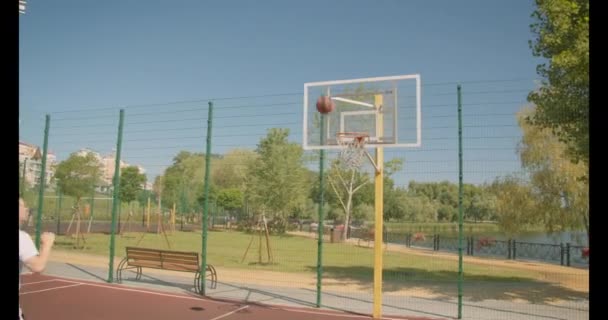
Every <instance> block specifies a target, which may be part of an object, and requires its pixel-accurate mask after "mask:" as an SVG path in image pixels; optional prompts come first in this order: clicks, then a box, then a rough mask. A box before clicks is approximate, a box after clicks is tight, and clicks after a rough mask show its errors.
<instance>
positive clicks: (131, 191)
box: [118, 166, 146, 214]
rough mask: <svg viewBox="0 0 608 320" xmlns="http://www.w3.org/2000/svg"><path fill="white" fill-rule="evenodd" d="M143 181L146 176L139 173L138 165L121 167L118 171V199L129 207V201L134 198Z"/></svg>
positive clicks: (144, 181) (141, 187)
mask: <svg viewBox="0 0 608 320" xmlns="http://www.w3.org/2000/svg"><path fill="white" fill-rule="evenodd" d="M145 183H146V176H145V175H144V174H143V173H139V168H138V167H136V166H129V167H126V168H124V169H122V170H121V172H120V189H119V190H118V197H119V198H120V201H121V202H126V203H127V204H129V208H130V207H131V202H132V201H134V200H135V199H136V197H137V195H138V194H139V193H140V191H141V190H142V189H143V185H144V184H145ZM129 214H130V213H129Z"/></svg>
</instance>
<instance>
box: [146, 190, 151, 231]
mask: <svg viewBox="0 0 608 320" xmlns="http://www.w3.org/2000/svg"><path fill="white" fill-rule="evenodd" d="M149 229H150V197H148V211H147V212H146V230H149Z"/></svg>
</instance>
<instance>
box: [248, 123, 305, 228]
mask: <svg viewBox="0 0 608 320" xmlns="http://www.w3.org/2000/svg"><path fill="white" fill-rule="evenodd" d="M288 136H289V129H281V128H271V129H270V130H269V131H268V134H267V135H266V137H264V138H263V139H261V141H260V143H259V144H258V147H257V149H256V152H257V154H258V155H259V157H258V158H257V159H255V160H254V161H252V162H250V163H249V168H248V172H249V173H248V175H247V177H248V179H247V182H246V186H247V190H246V199H247V201H248V202H249V204H250V205H251V206H253V207H254V208H256V209H257V210H258V211H261V212H266V211H267V210H268V211H270V212H271V213H272V215H273V216H272V219H273V220H275V221H274V223H273V225H276V226H278V227H279V228H280V229H279V231H280V230H283V229H282V227H281V226H286V222H287V215H288V214H289V213H290V212H292V211H293V210H296V209H297V208H298V207H301V206H302V205H304V204H305V200H306V198H307V196H308V186H309V183H308V176H307V171H306V168H304V166H303V161H302V154H303V150H302V147H301V146H300V145H299V144H298V143H294V142H288V140H287V137H288Z"/></svg>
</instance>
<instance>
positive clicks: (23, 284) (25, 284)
mask: <svg viewBox="0 0 608 320" xmlns="http://www.w3.org/2000/svg"><path fill="white" fill-rule="evenodd" d="M53 281H62V280H59V279H52V280H43V281H36V282H28V283H22V284H21V286H22V287H23V286H27V285H30V284H38V283H45V282H53Z"/></svg>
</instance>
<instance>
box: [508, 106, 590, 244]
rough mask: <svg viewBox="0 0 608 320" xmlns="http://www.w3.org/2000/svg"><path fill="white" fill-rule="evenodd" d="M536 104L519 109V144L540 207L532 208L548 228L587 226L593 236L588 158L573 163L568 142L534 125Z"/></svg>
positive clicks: (539, 220) (520, 153)
mask: <svg viewBox="0 0 608 320" xmlns="http://www.w3.org/2000/svg"><path fill="white" fill-rule="evenodd" d="M536 111H537V109H535V108H524V109H523V110H522V111H520V112H519V113H518V120H519V125H520V127H521V128H522V131H523V138H522V141H521V143H520V144H519V146H518V153H519V156H520V159H521V162H522V166H523V167H524V168H525V169H527V170H528V171H529V172H530V183H531V186H532V190H531V192H533V194H534V196H535V198H536V199H537V201H538V208H537V209H536V210H534V211H533V212H531V214H533V215H534V216H535V217H536V219H537V221H538V222H539V223H542V224H543V225H544V226H545V228H546V230H547V231H549V232H553V231H565V230H580V229H583V228H584V229H585V230H586V231H587V236H589V182H588V180H587V179H586V178H584V177H587V176H588V173H589V168H588V166H587V164H586V163H585V162H579V163H573V162H571V161H570V160H569V157H568V156H567V149H568V146H567V145H566V144H565V143H563V142H561V141H560V139H559V138H558V137H556V136H555V135H554V134H553V133H552V131H551V130H550V129H543V128H540V127H538V126H534V125H530V124H529V123H528V122H527V121H525V119H526V118H527V117H530V116H533V114H534V113H535V112H536Z"/></svg>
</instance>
